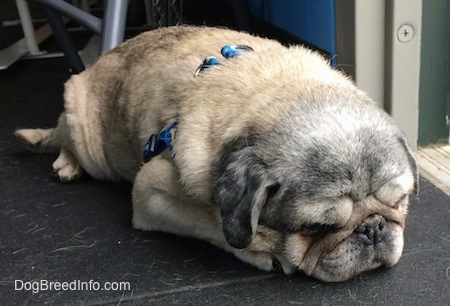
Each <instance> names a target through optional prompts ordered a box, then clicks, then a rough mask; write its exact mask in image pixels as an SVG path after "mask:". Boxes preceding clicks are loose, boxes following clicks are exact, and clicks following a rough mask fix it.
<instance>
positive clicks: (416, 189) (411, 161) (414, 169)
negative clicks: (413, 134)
mask: <svg viewBox="0 0 450 306" xmlns="http://www.w3.org/2000/svg"><path fill="white" fill-rule="evenodd" d="M397 140H398V142H399V143H400V145H401V147H402V148H403V150H405V153H406V156H407V158H408V162H409V166H410V167H411V171H412V173H413V176H414V190H413V193H414V195H417V194H418V193H419V170H418V168H417V162H416V159H415V158H414V154H413V153H412V151H411V149H410V148H409V146H408V142H407V141H406V138H405V137H404V136H400V137H398V138H397Z"/></svg>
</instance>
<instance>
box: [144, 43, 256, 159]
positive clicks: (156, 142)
mask: <svg viewBox="0 0 450 306" xmlns="http://www.w3.org/2000/svg"><path fill="white" fill-rule="evenodd" d="M249 51H253V49H252V48H251V47H249V46H246V45H233V46H230V45H226V46H224V47H222V49H221V50H220V53H221V54H222V56H223V57H225V58H226V59H230V58H233V57H236V56H238V55H241V54H242V53H246V52H249ZM215 65H220V61H219V59H218V58H217V57H215V56H208V57H207V58H206V59H205V60H204V61H203V63H202V64H201V65H200V66H199V67H198V68H197V70H196V71H195V73H194V77H197V76H199V74H200V73H201V72H202V71H203V70H205V69H208V68H211V67H213V66H215ZM177 131H178V122H177V121H175V122H173V123H171V124H169V125H166V126H164V127H163V128H162V129H161V130H160V131H159V133H158V134H152V135H151V136H150V138H149V139H148V141H147V143H146V144H145V147H144V153H143V159H144V162H149V161H150V160H151V159H152V158H153V157H155V156H157V155H159V154H161V153H162V152H164V151H165V150H166V149H169V150H170V151H171V152H172V153H173V142H174V140H175V138H176V135H177Z"/></svg>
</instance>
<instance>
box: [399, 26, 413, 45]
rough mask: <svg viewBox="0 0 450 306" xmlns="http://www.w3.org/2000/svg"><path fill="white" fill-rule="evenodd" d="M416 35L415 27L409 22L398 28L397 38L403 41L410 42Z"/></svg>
mask: <svg viewBox="0 0 450 306" xmlns="http://www.w3.org/2000/svg"><path fill="white" fill-rule="evenodd" d="M413 37H414V29H413V27H412V26H410V25H409V24H402V25H401V26H400V27H399V28H398V30H397V39H398V40H399V41H401V42H403V43H406V42H409V41H411V40H412V39H413Z"/></svg>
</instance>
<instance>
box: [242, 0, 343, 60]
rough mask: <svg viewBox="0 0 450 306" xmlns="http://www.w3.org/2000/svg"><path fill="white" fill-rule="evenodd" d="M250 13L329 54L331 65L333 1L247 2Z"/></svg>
mask: <svg viewBox="0 0 450 306" xmlns="http://www.w3.org/2000/svg"><path fill="white" fill-rule="evenodd" d="M248 4H249V7H250V11H251V12H252V13H253V14H254V15H256V16H258V17H260V18H262V19H263V20H264V21H267V22H269V23H272V24H274V25H275V26H278V27H279V28H281V29H283V30H285V31H287V32H289V33H290V34H292V35H295V36H296V37H298V38H300V39H302V40H304V41H305V42H307V43H309V44H311V45H312V46H314V47H317V48H318V49H320V50H323V51H325V52H327V53H329V54H330V55H331V58H332V62H333V65H335V60H334V58H335V55H336V14H335V11H336V10H335V7H336V5H335V0H248Z"/></svg>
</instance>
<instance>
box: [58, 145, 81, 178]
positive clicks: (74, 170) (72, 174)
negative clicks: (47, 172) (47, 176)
mask: <svg viewBox="0 0 450 306" xmlns="http://www.w3.org/2000/svg"><path fill="white" fill-rule="evenodd" d="M52 167H53V175H54V176H55V177H56V178H57V179H58V180H59V181H60V182H62V183H70V182H73V181H76V180H78V179H79V178H80V177H81V175H82V174H83V169H82V168H81V166H80V164H79V163H78V161H77V160H76V158H75V157H74V156H73V155H72V154H71V153H70V152H68V151H66V150H61V152H60V153H59V156H58V158H57V159H56V160H55V162H54V163H53V165H52Z"/></svg>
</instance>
